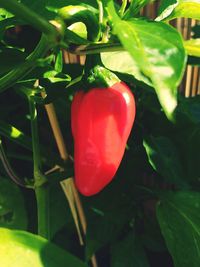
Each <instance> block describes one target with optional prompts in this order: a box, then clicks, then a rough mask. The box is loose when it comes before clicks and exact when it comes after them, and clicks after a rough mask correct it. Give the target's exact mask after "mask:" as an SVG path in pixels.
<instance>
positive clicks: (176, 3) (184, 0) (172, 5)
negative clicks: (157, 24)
mask: <svg viewBox="0 0 200 267" xmlns="http://www.w3.org/2000/svg"><path fill="white" fill-rule="evenodd" d="M162 3H163V4H161V12H160V15H159V16H158V17H157V18H156V20H157V21H160V20H167V21H168V20H172V19H175V18H180V17H184V18H191V19H197V20H199V19H200V1H199V0H170V1H166V0H163V2H162ZM168 3H169V5H168ZM166 5H167V7H166V9H164V8H163V7H164V6H166Z"/></svg>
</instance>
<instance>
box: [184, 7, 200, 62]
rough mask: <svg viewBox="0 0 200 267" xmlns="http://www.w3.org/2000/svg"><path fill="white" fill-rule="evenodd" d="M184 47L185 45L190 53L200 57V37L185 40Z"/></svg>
mask: <svg viewBox="0 0 200 267" xmlns="http://www.w3.org/2000/svg"><path fill="white" fill-rule="evenodd" d="M199 8H200V7H199ZM184 47H185V49H186V51H187V53H188V55H190V56H195V57H200V38H198V39H191V40H188V41H185V42H184Z"/></svg>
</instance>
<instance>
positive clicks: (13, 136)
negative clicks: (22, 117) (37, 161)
mask: <svg viewBox="0 0 200 267" xmlns="http://www.w3.org/2000/svg"><path fill="white" fill-rule="evenodd" d="M0 135H2V136H5V137H7V138H8V139H10V140H11V141H13V142H15V143H17V144H19V145H21V146H23V147H25V148H27V149H28V150H30V151H32V141H31V138H30V137H28V136H26V135H25V134H24V133H23V132H22V131H20V130H19V129H17V128H15V127H14V126H12V125H10V124H8V123H5V122H3V121H0Z"/></svg>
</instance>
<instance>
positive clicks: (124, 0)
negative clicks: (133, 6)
mask: <svg viewBox="0 0 200 267" xmlns="http://www.w3.org/2000/svg"><path fill="white" fill-rule="evenodd" d="M127 2H128V1H127V0H123V1H122V5H121V8H120V10H119V14H120V17H122V16H123V15H124V12H125V9H126V6H127Z"/></svg>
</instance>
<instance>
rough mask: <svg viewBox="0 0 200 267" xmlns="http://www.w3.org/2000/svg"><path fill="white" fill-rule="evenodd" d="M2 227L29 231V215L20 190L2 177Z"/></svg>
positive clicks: (0, 208) (0, 187) (0, 218)
mask: <svg viewBox="0 0 200 267" xmlns="http://www.w3.org/2000/svg"><path fill="white" fill-rule="evenodd" d="M0 227H6V228H11V229H14V228H15V229H22V230H26V229H27V214H26V210H25V206H24V199H23V197H22V194H21V192H20V190H19V188H18V187H17V186H16V185H15V184H14V183H13V182H11V181H9V180H6V179H5V178H2V177H0Z"/></svg>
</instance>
